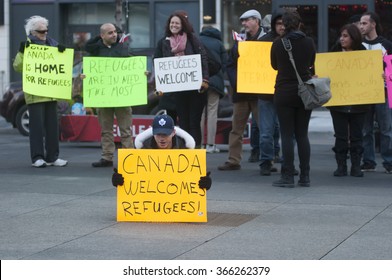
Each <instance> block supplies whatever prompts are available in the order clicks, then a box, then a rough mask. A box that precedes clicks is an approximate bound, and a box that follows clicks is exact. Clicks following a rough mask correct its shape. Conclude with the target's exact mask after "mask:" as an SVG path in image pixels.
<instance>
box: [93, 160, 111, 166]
mask: <svg viewBox="0 0 392 280" xmlns="http://www.w3.org/2000/svg"><path fill="white" fill-rule="evenodd" d="M91 165H92V166H93V167H112V166H113V161H111V160H106V159H103V158H101V159H100V160H99V161H96V162H93V163H92V164H91Z"/></svg>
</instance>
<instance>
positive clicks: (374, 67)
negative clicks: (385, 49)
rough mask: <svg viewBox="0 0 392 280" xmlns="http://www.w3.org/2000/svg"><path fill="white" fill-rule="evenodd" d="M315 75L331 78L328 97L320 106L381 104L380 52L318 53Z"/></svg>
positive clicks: (382, 99) (382, 86)
mask: <svg viewBox="0 0 392 280" xmlns="http://www.w3.org/2000/svg"><path fill="white" fill-rule="evenodd" d="M315 66H316V74H317V75H318V76H319V77H329V78H330V79H331V92H332V98H331V99H330V100H329V102H328V103H327V104H325V105H324V106H341V105H358V104H374V103H384V102H385V93H384V80H383V78H382V73H383V72H384V70H383V58H382V52H381V50H364V51H350V52H333V53H318V54H317V55H316V63H315Z"/></svg>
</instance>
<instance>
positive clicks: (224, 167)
mask: <svg viewBox="0 0 392 280" xmlns="http://www.w3.org/2000/svg"><path fill="white" fill-rule="evenodd" d="M240 169H241V165H239V164H233V163H230V162H228V161H226V162H225V163H224V164H223V165H220V166H218V170H222V171H228V170H240Z"/></svg>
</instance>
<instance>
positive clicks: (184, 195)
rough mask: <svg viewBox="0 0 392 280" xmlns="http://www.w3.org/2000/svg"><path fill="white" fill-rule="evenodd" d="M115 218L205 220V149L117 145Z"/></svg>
mask: <svg viewBox="0 0 392 280" xmlns="http://www.w3.org/2000/svg"><path fill="white" fill-rule="evenodd" d="M118 172H119V173H120V174H122V176H123V177H124V184H123V185H122V186H117V221H121V222H126V221H129V222H207V192H206V190H205V189H201V188H199V184H198V182H199V180H200V177H201V176H205V175H206V152H205V150H197V149H195V150H193V149H173V150H167V149H163V150H160V149H155V150H151V149H140V150H137V149H119V150H118Z"/></svg>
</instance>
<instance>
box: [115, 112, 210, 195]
mask: <svg viewBox="0 0 392 280" xmlns="http://www.w3.org/2000/svg"><path fill="white" fill-rule="evenodd" d="M135 148H136V149H194V148H195V140H194V139H193V138H192V136H191V135H190V134H189V133H188V132H186V131H185V130H183V129H181V128H179V127H174V121H173V119H172V118H171V117H170V116H169V115H158V116H155V118H154V121H153V123H152V127H150V128H148V129H147V130H145V131H143V132H142V133H140V134H139V135H137V136H136V138H135ZM112 184H113V186H115V187H117V186H122V185H123V184H124V177H123V176H122V175H121V174H120V173H118V172H117V169H116V168H115V169H114V173H113V176H112ZM211 184H212V181H211V178H210V172H207V176H202V177H200V180H199V187H200V188H203V189H207V190H209V189H210V187H211Z"/></svg>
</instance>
